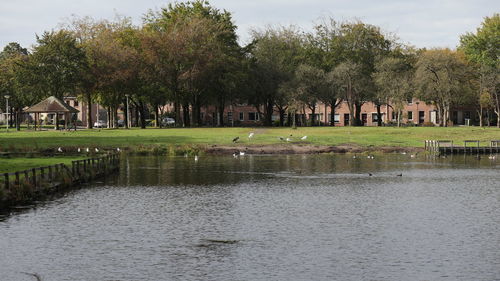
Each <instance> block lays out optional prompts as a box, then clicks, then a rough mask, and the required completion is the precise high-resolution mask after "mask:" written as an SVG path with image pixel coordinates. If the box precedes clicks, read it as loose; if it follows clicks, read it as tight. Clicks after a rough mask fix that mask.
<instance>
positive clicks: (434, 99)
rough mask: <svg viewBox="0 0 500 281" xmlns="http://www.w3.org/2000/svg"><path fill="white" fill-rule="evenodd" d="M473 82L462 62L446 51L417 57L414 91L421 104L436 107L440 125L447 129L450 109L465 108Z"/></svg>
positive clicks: (427, 52) (441, 50)
mask: <svg viewBox="0 0 500 281" xmlns="http://www.w3.org/2000/svg"><path fill="white" fill-rule="evenodd" d="M471 79H472V76H471V72H470V70H469V66H468V64H467V62H466V61H465V58H464V57H463V56H462V55H461V54H460V53H458V52H454V51H451V50H449V49H433V50H428V51H425V52H423V53H421V54H420V56H419V58H418V61H417V63H416V71H415V79H414V83H415V87H416V90H417V95H418V98H419V99H420V100H423V101H425V102H427V103H433V104H435V105H436V107H437V110H438V113H439V125H440V126H448V122H449V120H450V107H451V106H453V105H460V104H464V103H465V102H466V101H468V100H464V99H465V98H467V97H468V93H469V92H470V91H471V84H470V82H471V81H470V80H471Z"/></svg>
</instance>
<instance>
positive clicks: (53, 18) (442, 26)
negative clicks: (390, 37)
mask: <svg viewBox="0 0 500 281" xmlns="http://www.w3.org/2000/svg"><path fill="white" fill-rule="evenodd" d="M168 2H170V1H159V0H76V1H75V0H0V48H3V46H5V45H6V44H7V43H9V42H19V43H20V44H21V45H22V46H24V47H29V46H31V45H32V44H34V43H35V34H41V33H42V32H43V31H46V30H52V29H55V28H57V26H58V24H60V23H64V22H65V21H66V20H67V19H68V18H70V17H71V16H72V15H77V16H92V17H93V18H97V19H100V18H106V19H112V18H114V15H115V14H117V13H118V14H121V15H125V16H129V17H132V19H133V20H134V23H136V24H140V23H141V21H142V15H143V14H144V13H145V12H147V10H148V9H158V8H161V7H164V6H165V5H166V4H167V3H168ZM210 3H211V4H212V5H213V6H215V7H217V8H219V9H226V10H228V11H230V12H231V13H232V15H233V18H234V20H235V22H236V25H237V26H238V27H239V28H238V35H239V36H240V41H241V43H242V44H243V43H247V42H248V39H249V30H251V29H252V28H254V29H255V28H257V29H258V28H263V27H265V26H266V25H278V24H281V25H290V24H294V25H297V26H299V27H301V28H303V29H305V30H310V29H311V26H312V25H313V23H314V22H315V21H317V20H318V19H319V18H321V17H333V18H334V19H336V20H339V21H341V20H351V19H360V20H362V21H363V22H366V23H370V24H374V25H377V26H380V27H381V28H382V30H383V31H385V32H391V33H395V34H396V35H397V36H398V37H399V38H400V39H401V41H403V42H406V43H410V44H412V45H414V46H417V47H428V48H430V47H449V48H455V47H456V46H457V44H458V42H459V37H460V35H461V34H464V33H465V32H467V31H475V30H476V28H477V27H478V26H479V25H480V23H481V22H482V21H483V18H484V17H486V16H491V15H493V13H495V12H497V13H498V12H500V1H498V0H442V1H439V0H419V1H415V0H408V1H404V0H399V1H397V0H378V1H377V0H372V1H370V0H242V1H240V0H212V1H210Z"/></svg>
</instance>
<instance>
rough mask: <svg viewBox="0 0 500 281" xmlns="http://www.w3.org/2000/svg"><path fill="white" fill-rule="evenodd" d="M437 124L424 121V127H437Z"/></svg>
mask: <svg viewBox="0 0 500 281" xmlns="http://www.w3.org/2000/svg"><path fill="white" fill-rule="evenodd" d="M435 126H436V125H435V124H434V123H432V122H424V123H422V127H435Z"/></svg>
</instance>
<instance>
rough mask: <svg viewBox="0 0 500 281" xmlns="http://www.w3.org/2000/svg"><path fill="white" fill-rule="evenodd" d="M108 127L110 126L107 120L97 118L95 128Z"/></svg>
mask: <svg viewBox="0 0 500 281" xmlns="http://www.w3.org/2000/svg"><path fill="white" fill-rule="evenodd" d="M107 127H108V124H107V123H106V122H104V121H103V120H97V121H96V122H95V123H94V128H107Z"/></svg>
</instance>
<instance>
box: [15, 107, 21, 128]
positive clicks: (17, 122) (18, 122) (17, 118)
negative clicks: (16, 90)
mask: <svg viewBox="0 0 500 281" xmlns="http://www.w3.org/2000/svg"><path fill="white" fill-rule="evenodd" d="M21 112H22V110H21V108H20V107H18V108H17V110H16V130H17V131H21Z"/></svg>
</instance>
